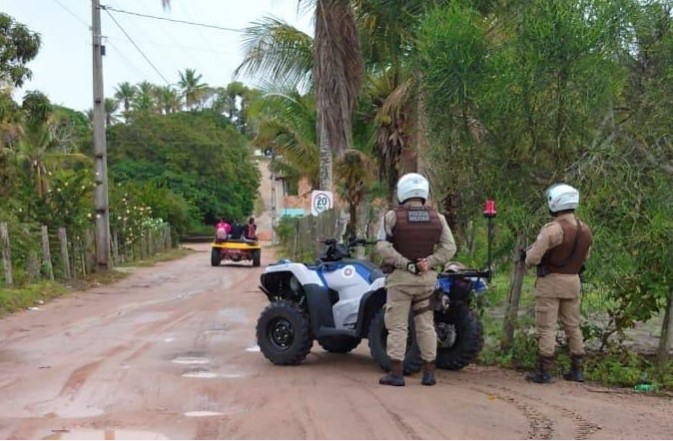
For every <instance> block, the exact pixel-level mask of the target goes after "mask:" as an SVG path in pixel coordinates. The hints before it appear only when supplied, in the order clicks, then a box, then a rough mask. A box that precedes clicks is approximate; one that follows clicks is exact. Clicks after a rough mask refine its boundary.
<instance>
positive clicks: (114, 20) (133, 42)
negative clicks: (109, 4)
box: [101, 6, 171, 85]
mask: <svg viewBox="0 0 673 441" xmlns="http://www.w3.org/2000/svg"><path fill="white" fill-rule="evenodd" d="M101 9H103V10H104V11H105V12H107V15H109V16H110V18H111V19H112V21H113V22H114V23H115V24H116V25H117V27H118V28H119V29H120V30H121V31H122V32H123V33H124V35H126V38H128V39H129V41H130V42H131V43H132V44H133V46H135V48H136V49H137V50H138V52H140V55H142V56H143V58H145V60H146V61H147V62H148V63H149V65H150V66H152V69H154V71H155V72H156V73H157V74H158V75H159V76H160V77H161V78H162V79H163V80H164V81H165V82H166V84H168V85H170V84H171V82H170V81H168V80H167V79H166V77H165V76H163V74H162V73H161V72H159V69H157V67H156V66H155V65H154V63H152V61H150V59H149V58H147V55H145V53H144V52H143V51H142V49H140V47H138V45H137V44H136V42H135V41H133V39H132V38H131V36H130V35H129V34H128V33H127V32H126V30H125V29H124V28H123V27H122V25H120V24H119V22H118V21H117V19H115V18H114V16H113V15H112V14H111V13H110V11H108V8H106V7H103V6H101Z"/></svg>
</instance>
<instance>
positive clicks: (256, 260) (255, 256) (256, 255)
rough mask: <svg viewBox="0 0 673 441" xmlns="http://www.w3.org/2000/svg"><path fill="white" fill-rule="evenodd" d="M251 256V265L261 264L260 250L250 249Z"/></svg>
mask: <svg viewBox="0 0 673 441" xmlns="http://www.w3.org/2000/svg"><path fill="white" fill-rule="evenodd" d="M250 255H251V257H252V266H260V265H261V264H262V250H252V251H250Z"/></svg>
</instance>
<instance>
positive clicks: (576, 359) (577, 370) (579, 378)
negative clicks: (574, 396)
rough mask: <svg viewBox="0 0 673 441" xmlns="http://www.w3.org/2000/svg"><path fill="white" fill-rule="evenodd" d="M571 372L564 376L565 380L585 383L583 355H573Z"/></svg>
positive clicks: (571, 357)
mask: <svg viewBox="0 0 673 441" xmlns="http://www.w3.org/2000/svg"><path fill="white" fill-rule="evenodd" d="M570 362H571V365H570V370H569V371H568V372H566V373H564V374H563V379H564V380H566V381H576V382H578V383H584V370H583V366H584V356H583V355H571V356H570Z"/></svg>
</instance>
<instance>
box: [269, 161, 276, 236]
mask: <svg viewBox="0 0 673 441" xmlns="http://www.w3.org/2000/svg"><path fill="white" fill-rule="evenodd" d="M274 159H276V153H275V152H274V151H273V150H271V162H269V168H270V169H271V245H276V217H277V216H278V213H277V212H276V211H277V208H276V173H275V172H274V171H273V165H274V164H273V161H274Z"/></svg>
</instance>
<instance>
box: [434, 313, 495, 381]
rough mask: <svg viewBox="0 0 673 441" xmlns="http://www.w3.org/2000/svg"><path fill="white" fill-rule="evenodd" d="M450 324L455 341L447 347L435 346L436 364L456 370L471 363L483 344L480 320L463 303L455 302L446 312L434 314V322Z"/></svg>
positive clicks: (442, 367)
mask: <svg viewBox="0 0 673 441" xmlns="http://www.w3.org/2000/svg"><path fill="white" fill-rule="evenodd" d="M438 322H445V323H450V324H452V325H453V326H454V327H455V329H456V341H455V343H454V344H453V346H451V347H449V348H439V347H438V348H437V360H436V365H437V367H438V368H440V369H448V370H452V371H457V370H460V369H462V368H464V367H465V366H467V365H468V364H470V363H472V362H473V361H474V360H475V359H476V358H477V356H478V355H479V352H481V349H482V348H483V346H484V336H483V334H482V327H481V321H480V320H479V317H478V316H477V314H476V313H475V312H474V311H473V310H471V309H470V308H469V307H468V306H467V305H466V304H464V303H455V304H452V305H451V306H450V307H449V310H448V312H447V313H446V314H435V323H438Z"/></svg>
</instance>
